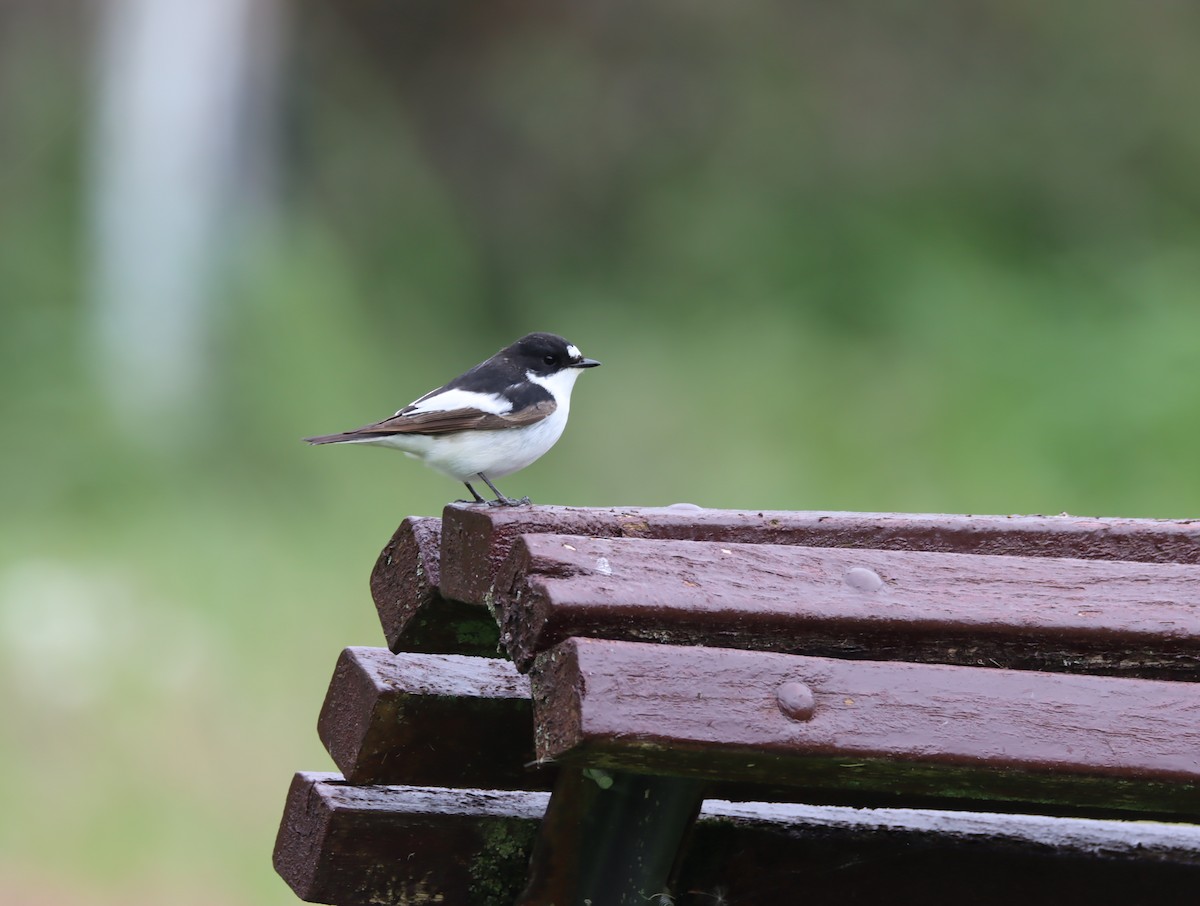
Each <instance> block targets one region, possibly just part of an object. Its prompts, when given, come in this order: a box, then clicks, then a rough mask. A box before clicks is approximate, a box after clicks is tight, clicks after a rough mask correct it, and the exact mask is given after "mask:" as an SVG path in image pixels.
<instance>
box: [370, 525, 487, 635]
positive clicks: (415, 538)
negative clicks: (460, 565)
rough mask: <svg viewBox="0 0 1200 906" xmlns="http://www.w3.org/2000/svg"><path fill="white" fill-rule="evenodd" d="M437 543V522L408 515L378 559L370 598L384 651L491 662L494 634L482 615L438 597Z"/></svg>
mask: <svg viewBox="0 0 1200 906" xmlns="http://www.w3.org/2000/svg"><path fill="white" fill-rule="evenodd" d="M441 538H442V520H441V519H437V518H432V517H430V518H425V517H418V516H410V517H408V518H407V519H405V520H404V521H403V522H401V523H400V526H399V528H397V529H396V532H395V534H393V535H392V537H391V539H390V540H389V541H388V543H387V544H386V545H385V546H384V548H383V550H382V551H381V552H380V554H379V558H378V560H377V561H376V563H375V568H374V569H373V570H372V571H371V598H372V599H373V600H374V601H375V609H376V610H377V611H378V613H379V622H380V624H381V625H382V627H383V634H384V637H385V638H386V639H387V644H388V648H390V649H391V650H392V651H417V652H426V653H431V654H474V655H479V656H481V657H496V656H497V652H496V643H497V640H498V638H499V634H498V632H497V629H496V623H495V620H493V619H492V617H491V615H490V614H489V613H488V612H487V610H486V609H484V608H482V607H479V606H478V605H471V604H464V603H462V602H461V601H454V600H449V599H446V598H444V597H442V594H441V590H440V587H439V582H440V578H439V572H440V559H441Z"/></svg>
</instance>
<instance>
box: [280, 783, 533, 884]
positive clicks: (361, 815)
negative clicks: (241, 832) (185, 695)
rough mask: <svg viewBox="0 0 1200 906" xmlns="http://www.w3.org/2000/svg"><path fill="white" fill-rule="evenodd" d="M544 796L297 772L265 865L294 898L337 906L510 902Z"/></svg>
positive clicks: (522, 877)
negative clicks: (366, 782) (360, 781)
mask: <svg viewBox="0 0 1200 906" xmlns="http://www.w3.org/2000/svg"><path fill="white" fill-rule="evenodd" d="M548 797H549V794H548V793H537V792H527V791H489V790H443V789H438V788H436V787H404V786H366V787H359V786H352V785H350V784H347V783H345V782H343V781H342V778H341V777H340V776H339V775H337V774H312V773H309V774H305V773H302V774H297V775H296V776H295V778H294V779H293V781H292V785H291V788H290V789H289V791H288V796H287V802H286V804H285V806H284V814H283V820H282V821H281V822H280V825H279V834H278V836H277V837H276V840H275V852H274V864H275V870H276V871H277V872H278V873H279V875H280V877H282V878H283V880H284V881H286V882H287V884H288V886H290V887H291V888H292V890H293V891H295V893H296V895H297V896H298V897H300V899H302V900H306V901H308V902H310V903H332V904H337V906H380V904H389V903H394V904H402V903H403V904H423V903H463V904H468V903H470V904H474V903H488V902H495V903H511V902H512V900H513V897H514V896H515V895H516V893H517V892H519V891H520V890H521V888H522V887H523V886H524V884H525V874H526V870H527V866H528V860H529V851H530V849H531V848H532V846H533V837H534V834H535V833H536V831H537V827H538V822H539V821H540V819H541V816H542V813H543V812H544V811H545V808H546V802H547V800H548Z"/></svg>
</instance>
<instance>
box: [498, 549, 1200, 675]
mask: <svg viewBox="0 0 1200 906" xmlns="http://www.w3.org/2000/svg"><path fill="white" fill-rule="evenodd" d="M494 601H495V605H496V608H497V610H498V612H499V617H500V620H501V628H502V633H501V638H502V641H503V643H504V645H505V646H506V647H507V649H508V650H509V652H510V654H511V656H512V657H513V659H514V660H515V661H516V663H517V665H518V667H519V668H520V669H522V670H525V669H528V667H529V664H530V663H531V662H532V659H533V657H534V655H536V654H537V653H538V652H539V651H543V650H545V649H547V648H549V647H551V646H553V645H554V644H557V643H558V642H560V641H562V640H563V639H565V638H567V637H568V636H585V635H586V636H596V637H602V638H613V639H627V640H647V641H657V642H668V643H674V644H704V645H715V646H722V647H730V648H751V649H760V650H768V651H781V652H791V653H806V654H817V655H829V656H839V657H855V658H864V657H867V658H872V659H876V660H914V661H940V662H945V663H958V664H978V665H989V666H1005V667H1019V668H1025V669H1042V670H1052V671H1068V672H1090V673H1109V674H1123V675H1129V676H1141V677H1159V678H1161V677H1170V678H1178V679H1183V680H1197V679H1200V566H1193V565H1182V564H1177V563H1166V564H1157V563H1135V562H1129V561H1097V560H1067V559H1060V558H1047V557H1015V556H1007V557H1001V556H988V555H965V554H946V553H928V552H908V551H880V550H860V549H853V550H846V549H842V548H811V547H799V546H788V545H769V544H737V543H733V542H700V541H659V540H643V539H632V538H588V537H580V536H574V535H549V534H546V535H524V536H522V537H520V538H518V539H517V540H516V541H515V543H514V544H513V547H512V552H511V555H510V556H509V558H508V561H507V562H506V564H505V566H504V568H503V570H502V571H501V574H500V576H499V578H498V580H497V583H496V592H495V596H494Z"/></svg>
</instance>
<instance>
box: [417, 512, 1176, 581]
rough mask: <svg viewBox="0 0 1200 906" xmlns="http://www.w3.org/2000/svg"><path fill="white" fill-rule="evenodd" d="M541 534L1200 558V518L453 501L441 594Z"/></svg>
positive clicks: (447, 515) (487, 576)
mask: <svg viewBox="0 0 1200 906" xmlns="http://www.w3.org/2000/svg"><path fill="white" fill-rule="evenodd" d="M544 533H554V534H570V535H589V536H592V537H615V538H620V537H626V538H651V539H653V538H659V539H675V540H686V541H725V542H730V541H732V542H739V543H750V544H801V545H806V546H810V547H854V548H873V549H880V550H919V551H941V552H944V553H962V554H998V555H1004V556H1026V557H1071V558H1079V559H1087V560H1135V561H1140V562H1145V563H1200V520H1180V521H1170V520H1157V519H1086V518H1080V517H1075V516H954V515H912V514H906V513H830V512H789V511H770V510H764V511H740V510H709V509H701V508H700V507H696V506H691V505H688V504H676V505H675V506H670V507H657V508H655V507H625V508H603V509H601V508H575V507H557V506H538V507H482V506H470V505H463V504H451V505H450V506H447V507H446V508H445V510H444V511H443V513H442V556H441V567H440V577H439V581H440V588H441V593H442V595H444V596H445V597H447V598H452V599H454V600H458V601H467V602H470V603H474V604H483V603H485V601H486V600H487V599H488V594H489V590H490V589H491V587H492V584H493V582H494V580H495V577H496V575H497V573H498V571H499V570H500V568H501V566H502V565H503V564H504V561H505V559H506V558H507V556H508V553H509V550H510V549H511V547H512V544H513V542H514V541H515V540H516V539H517V538H518V537H520V536H521V535H526V534H544Z"/></svg>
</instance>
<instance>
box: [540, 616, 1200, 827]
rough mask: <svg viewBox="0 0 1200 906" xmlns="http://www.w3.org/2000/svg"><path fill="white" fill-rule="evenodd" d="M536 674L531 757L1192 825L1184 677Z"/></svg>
mask: <svg viewBox="0 0 1200 906" xmlns="http://www.w3.org/2000/svg"><path fill="white" fill-rule="evenodd" d="M532 679H533V686H532V688H533V702H534V723H535V728H536V739H537V753H538V757H539V758H540V759H546V760H562V759H580V760H584V761H585V762H586V763H587V764H589V765H594V766H598V767H602V768H610V769H613V770H622V771H633V772H643V773H665V774H674V775H680V776H691V777H701V778H710V779H720V780H723V781H743V782H751V783H763V784H773V785H791V786H795V787H799V788H812V789H821V788H825V789H830V788H835V789H839V790H843V791H860V792H861V791H874V792H875V793H876V794H878V795H880V796H883V797H888V796H904V795H918V796H922V795H924V796H944V797H950V798H962V799H963V800H967V801H971V802H976V803H978V802H1003V801H1011V802H1020V803H1023V804H1028V803H1053V804H1059V805H1062V806H1068V807H1076V808H1083V809H1087V808H1089V807H1091V808H1097V809H1131V810H1136V811H1141V812H1146V813H1161V814H1184V815H1197V814H1200V685H1197V684H1194V683H1171V682H1161V681H1156V680H1142V679H1124V678H1122V679H1117V678H1111V677H1099V676H1066V675H1061V674H1047V673H1036V672H1033V671H1013V670H997V669H988V668H982V667H956V666H947V665H941V664H910V663H890V662H874V661H844V660H836V659H831V658H815V657H805V656H799V655H784V654H773V653H766V652H758V651H737V650H732V649H718V648H700V647H681V646H671V645H650V644H643V643H638V642H616V641H609V640H600V639H569V640H567V641H566V642H563V643H562V644H560V645H558V646H557V647H555V648H552V649H551V650H549V651H547V652H544V653H543V654H541V655H539V657H538V659H537V661H536V663H535V666H534V670H533V673H532ZM881 801H882V800H881Z"/></svg>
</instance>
